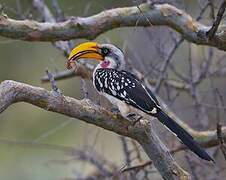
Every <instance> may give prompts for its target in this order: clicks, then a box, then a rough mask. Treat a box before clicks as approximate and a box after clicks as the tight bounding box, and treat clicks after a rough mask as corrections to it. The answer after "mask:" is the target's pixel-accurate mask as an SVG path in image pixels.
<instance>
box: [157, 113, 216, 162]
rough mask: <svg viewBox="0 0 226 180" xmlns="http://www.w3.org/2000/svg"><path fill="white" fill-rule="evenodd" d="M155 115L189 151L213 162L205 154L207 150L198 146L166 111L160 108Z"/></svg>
mask: <svg viewBox="0 0 226 180" xmlns="http://www.w3.org/2000/svg"><path fill="white" fill-rule="evenodd" d="M156 117H157V118H158V120H159V121H160V122H161V123H162V124H164V125H165V126H167V127H168V128H169V129H170V130H171V131H172V132H173V133H175V134H176V135H177V137H178V138H179V139H180V140H181V141H182V143H183V144H185V145H186V146H187V147H188V148H189V149H190V150H191V151H193V152H194V153H195V154H197V155H198V156H199V157H200V158H202V159H205V160H207V161H213V162H214V160H213V159H212V158H211V157H210V156H209V155H208V154H207V152H206V151H205V150H204V149H203V148H202V147H200V145H199V144H198V143H197V142H196V141H195V140H194V139H193V137H192V136H191V135H190V134H189V133H188V132H187V131H185V130H184V129H183V128H182V127H181V126H180V125H179V124H177V123H176V122H175V121H174V120H172V119H171V118H170V117H169V116H168V115H167V114H166V113H164V112H163V111H162V110H160V111H159V112H158V113H157V116H156Z"/></svg>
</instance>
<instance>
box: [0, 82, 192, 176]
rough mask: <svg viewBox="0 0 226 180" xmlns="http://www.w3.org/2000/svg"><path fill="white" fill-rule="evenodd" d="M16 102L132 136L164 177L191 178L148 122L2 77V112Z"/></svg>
mask: <svg viewBox="0 0 226 180" xmlns="http://www.w3.org/2000/svg"><path fill="white" fill-rule="evenodd" d="M16 102H27V103H30V104H33V105H35V106H38V107H40V108H42V109H45V110H48V111H52V112H57V113H61V114H64V115H67V116H69V117H73V118H77V119H80V120H82V121H84V122H87V123H90V124H93V125H96V126H99V127H102V128H104V129H107V130H109V131H113V132H115V133H117V134H120V135H122V136H127V137H130V138H133V139H135V140H137V141H138V142H139V143H140V144H141V146H142V147H143V148H144V150H145V152H146V153H147V155H148V156H149V157H150V159H151V160H152V161H153V164H154V165H155V167H156V168H157V169H158V171H159V172H160V174H161V175H162V177H163V178H164V179H167V180H171V179H172V180H174V179H175V178H176V177H177V179H178V178H179V179H181V180H182V179H190V176H189V175H188V173H187V172H186V171H184V170H183V169H181V168H180V167H179V166H178V165H177V163H176V162H175V161H174V159H173V158H172V156H171V155H170V154H169V152H168V151H167V149H166V148H165V147H164V145H163V143H161V141H160V140H159V139H158V137H157V136H156V135H155V134H154V132H153V131H151V130H150V128H149V125H145V126H144V125H136V126H133V125H132V122H130V121H128V120H127V119H124V118H123V117H122V116H120V115H116V114H114V113H111V112H109V111H107V110H105V109H103V108H101V107H100V106H97V105H95V104H93V103H92V102H90V101H89V100H87V99H84V100H76V99H73V98H70V97H67V96H63V95H62V96H60V97H59V96H56V95H55V94H54V93H53V92H51V91H47V90H45V89H43V88H39V87H34V86H30V85H27V84H24V83H19V82H15V81H10V80H8V81H3V82H2V83H1V84H0V113H1V112H3V111H4V110H5V109H6V108H7V107H9V106H10V105H11V104H13V103H16Z"/></svg>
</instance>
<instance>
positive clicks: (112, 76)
mask: <svg viewBox="0 0 226 180" xmlns="http://www.w3.org/2000/svg"><path fill="white" fill-rule="evenodd" d="M124 81H125V82H124ZM125 83H127V85H125ZM94 85H95V87H96V89H97V90H98V91H99V92H104V93H107V94H109V95H111V96H113V97H116V98H118V99H120V100H121V101H124V102H126V103H127V104H129V105H131V106H133V107H135V108H138V109H140V110H141V111H143V112H145V113H147V114H149V115H151V116H155V117H157V118H158V120H159V121H160V122H161V123H162V124H164V125H165V126H167V127H168V128H169V129H170V130H171V131H172V132H173V133H174V134H176V135H177V137H178V138H179V139H180V140H181V141H182V142H183V143H184V144H185V145H186V146H187V147H188V148H189V149H191V151H193V152H194V153H196V154H197V155H198V156H199V157H200V158H202V159H205V160H207V161H214V160H213V159H212V158H211V157H210V156H209V155H208V154H207V153H206V152H205V150H204V149H202V148H201V147H200V146H199V145H198V143H197V142H195V140H194V139H193V137H192V136H191V135H190V134H189V133H188V132H187V131H185V130H184V129H183V128H182V127H181V126H180V125H179V124H177V123H176V122H175V121H174V120H173V119H171V118H170V117H169V116H168V115H167V114H165V113H164V112H163V111H162V110H161V107H160V106H159V103H158V100H157V98H156V97H155V96H154V94H153V93H152V92H151V90H150V89H148V88H146V87H145V86H144V85H142V84H141V83H140V81H139V80H138V79H137V78H136V77H135V76H134V75H133V74H131V73H129V72H127V71H118V70H116V69H110V68H107V69H105V68H101V69H97V70H96V73H95V76H94ZM118 86H119V87H120V88H118ZM124 91H125V92H126V93H125V94H124ZM113 92H114V93H113ZM152 110H154V111H153V112H152Z"/></svg>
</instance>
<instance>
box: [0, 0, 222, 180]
mask: <svg viewBox="0 0 226 180" xmlns="http://www.w3.org/2000/svg"><path fill="white" fill-rule="evenodd" d="M58 2H59V5H60V7H61V8H62V10H63V12H64V13H65V15H66V16H72V15H73V16H89V15H92V14H95V13H98V12H101V11H103V10H106V9H110V8H114V7H123V6H130V5H133V4H134V2H133V1H131V0H123V1H121V0H80V1H78V0H64V1H63V0H59V1H58ZM17 3H18V1H17V0H1V1H0V4H1V5H2V7H3V10H4V13H6V14H7V15H8V16H9V17H11V18H15V19H18V17H17V14H16V12H15V9H16V6H17ZM46 3H47V5H48V6H49V8H50V9H52V6H51V1H50V0H46ZM20 4H21V11H22V12H26V11H27V10H29V9H32V3H31V1H30V0H20ZM184 4H185V6H181V7H180V4H179V7H180V8H182V9H186V11H187V12H188V13H190V14H192V16H193V17H196V16H197V15H198V13H199V8H198V7H197V1H195V0H191V1H184ZM207 13H208V12H207ZM39 17H40V16H39V15H38V14H36V13H34V14H33V15H32V18H34V19H37V18H38V19H39V20H40V21H41V20H42V19H40V18H39ZM202 22H205V23H210V21H206V19H205V18H203V20H202ZM162 34H164V36H162ZM96 41H98V42H108V41H110V42H112V43H113V44H116V45H118V46H119V47H121V48H123V45H125V44H126V45H127V47H126V48H125V52H126V54H127V55H128V58H130V59H132V60H133V61H132V64H133V65H136V67H138V68H139V69H141V70H144V69H142V68H144V67H149V66H150V61H149V59H150V58H151V59H152V60H153V59H154V60H155V61H156V62H157V63H159V62H162V61H163V59H161V56H160V52H158V51H157V50H156V49H155V48H156V46H158V47H164V48H165V49H167V48H169V47H171V41H172V40H170V38H169V29H167V28H162V27H151V28H121V29H115V30H112V31H109V32H106V33H104V34H102V35H101V36H99V37H98V38H97V39H96ZM78 42H81V40H76V41H75V43H78ZM188 45H189V44H188V43H187V42H185V43H183V45H182V46H181V47H180V48H179V49H178V50H177V52H176V53H175V55H174V57H173V59H174V63H177V69H178V70H179V71H185V72H186V69H187V66H188V64H187V63H186V62H187V61H186V60H185V59H187V57H188ZM134 51H135V53H134ZM215 51H216V52H217V53H218V52H219V53H218V54H219V55H220V53H221V52H220V51H218V50H215ZM132 52H133V53H132ZM192 52H193V56H192V58H193V59H194V60H197V61H196V62H197V63H199V60H200V59H203V57H205V56H206V54H207V50H206V48H205V47H203V46H196V45H192ZM131 54H133V55H131ZM139 60H141V61H142V62H143V64H141V63H139ZM65 61H66V58H65V57H64V56H63V55H62V53H61V52H60V51H59V50H57V49H56V48H55V47H54V46H53V45H52V44H51V43H49V42H45V43H43V42H25V41H19V40H12V39H7V38H3V37H0V82H1V81H3V80H6V79H12V80H16V81H20V82H25V83H28V84H31V85H35V86H40V87H44V88H46V89H50V85H49V84H48V83H47V84H42V83H41V81H40V78H41V77H42V76H43V75H45V70H46V69H47V68H48V69H50V70H51V71H55V70H56V69H57V70H65ZM149 71H150V75H152V72H151V69H150V68H149ZM172 76H173V75H172ZM153 77H155V76H154V74H153ZM216 83H218V84H222V83H225V80H224V79H221V80H220V81H219V82H218V81H216ZM58 86H59V88H60V89H61V90H62V91H63V93H64V94H65V95H68V96H72V97H75V98H78V99H81V98H82V97H83V92H82V90H81V80H80V78H72V79H68V80H63V81H59V82H58ZM205 87H206V85H203V87H202V88H203V92H206V91H205ZM219 88H222V87H221V86H220V85H219ZM161 94H162V95H163V98H164V97H165V96H164V95H165V93H164V92H161ZM207 95H208V94H207ZM206 101H211V98H207V99H206ZM173 105H174V106H172V109H173V110H176V112H177V114H178V115H179V116H181V117H182V115H183V117H185V118H184V119H186V120H187V121H188V122H189V119H190V118H194V117H195V115H194V114H195V113H194V109H192V108H189V106H192V105H193V102H192V99H191V98H190V97H188V96H187V95H186V94H185V93H182V95H181V96H180V97H179V98H178V100H177V102H176V103H174V104H173ZM211 112H212V111H211V110H210V111H209V113H211ZM194 123H197V122H194ZM164 131H165V130H164ZM160 133H161V131H160ZM0 140H16V141H18V142H33V143H34V144H35V143H45V144H54V145H62V146H70V147H74V148H76V149H81V148H83V147H84V146H87V145H88V146H91V147H93V149H95V150H96V151H98V152H99V153H100V154H102V155H103V156H105V157H108V159H109V160H110V161H113V162H115V163H116V164H119V165H121V166H123V164H122V162H123V161H124V157H123V155H122V147H121V142H120V141H119V138H118V136H117V135H116V134H113V133H111V132H107V131H105V130H103V129H100V128H97V127H94V126H91V125H89V124H85V123H83V122H80V121H76V120H72V119H71V118H69V117H66V116H63V115H60V114H56V113H51V112H47V111H44V110H41V109H39V108H37V107H34V106H32V105H29V104H25V103H19V104H14V105H12V106H10V107H9V108H8V109H7V110H6V111H5V112H4V113H2V114H0ZM68 159H71V157H70V156H69V155H68V154H67V153H65V151H64V150H62V149H61V150H60V149H57V148H56V149H54V148H52V149H48V148H46V147H39V148H37V147H33V146H32V145H28V146H25V145H18V144H14V145H9V144H4V143H3V142H2V143H0V179H4V180H14V179H19V180H20V179H21V180H26V179H27V180H28V179H29V180H30V179H32V180H39V179H48V180H53V179H62V178H65V177H73V175H75V174H78V173H87V172H90V170H91V168H92V167H91V166H88V165H87V164H85V163H80V162H78V161H77V160H74V161H72V162H70V161H69V162H68V161H67V163H60V162H62V160H68ZM63 162H64V161H63ZM155 179H157V178H155Z"/></svg>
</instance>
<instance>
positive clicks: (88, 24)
mask: <svg viewBox="0 0 226 180" xmlns="http://www.w3.org/2000/svg"><path fill="white" fill-rule="evenodd" d="M140 10H141V11H142V14H141V13H140ZM147 19H148V20H149V21H150V22H151V25H153V26H157V25H166V26H169V27H170V28H172V29H174V30H176V31H177V32H179V33H180V34H181V35H182V36H183V37H184V38H185V39H186V40H188V41H190V42H193V43H196V44H203V45H209V46H214V47H217V48H219V49H222V50H226V46H225V43H224V42H225V39H226V37H225V33H224V32H225V29H224V26H222V28H221V29H220V30H219V32H216V33H215V36H214V37H213V38H212V39H211V40H209V39H208V38H206V36H205V35H204V34H205V33H206V32H207V31H208V29H210V27H208V26H205V25H203V24H201V23H198V22H197V21H196V20H195V19H193V18H192V17H191V16H190V15H189V14H187V13H185V12H184V11H182V10H180V9H178V8H176V7H174V6H172V5H169V4H149V3H145V4H141V5H139V9H138V8H137V6H134V7H125V8H116V9H111V10H106V11H103V12H101V13H99V14H96V15H93V16H90V17H85V18H83V17H70V18H69V19H68V20H66V21H64V22H53V21H51V22H45V23H41V22H37V21H30V20H14V19H10V18H8V17H7V16H4V15H1V16H0V35H1V36H5V37H9V38H13V39H21V40H26V41H51V42H53V41H59V40H71V39H75V38H86V39H94V38H96V37H97V36H98V35H100V34H102V33H104V32H106V31H108V30H111V29H114V28H118V27H128V26H150V23H149V21H147ZM48 20H49V18H48Z"/></svg>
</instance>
